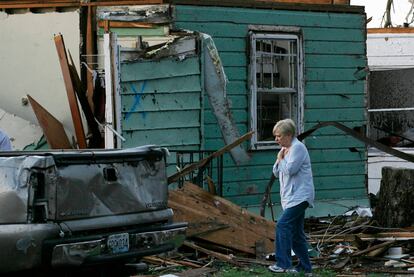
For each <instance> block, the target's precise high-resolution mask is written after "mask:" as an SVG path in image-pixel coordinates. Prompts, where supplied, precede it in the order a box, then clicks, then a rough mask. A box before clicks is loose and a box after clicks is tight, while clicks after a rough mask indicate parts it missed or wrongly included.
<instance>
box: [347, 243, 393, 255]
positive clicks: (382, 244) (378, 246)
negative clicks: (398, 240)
mask: <svg viewBox="0 0 414 277" xmlns="http://www.w3.org/2000/svg"><path fill="white" fill-rule="evenodd" d="M394 243H395V240H392V241H386V242H384V243H380V244H376V245H374V246H371V247H368V248H366V249H364V250H361V251H357V252H354V253H352V254H351V256H352V257H356V256H361V255H363V254H365V253H368V252H371V251H373V250H376V249H380V248H384V247H387V246H390V245H392V244H394Z"/></svg>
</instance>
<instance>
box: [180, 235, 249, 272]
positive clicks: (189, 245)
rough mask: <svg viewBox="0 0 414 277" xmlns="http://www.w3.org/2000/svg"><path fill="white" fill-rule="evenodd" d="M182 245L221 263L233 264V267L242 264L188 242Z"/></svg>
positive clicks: (229, 257)
mask: <svg viewBox="0 0 414 277" xmlns="http://www.w3.org/2000/svg"><path fill="white" fill-rule="evenodd" d="M184 245H185V246H187V247H190V248H192V249H194V250H197V251H200V252H202V253H204V254H207V255H209V256H211V257H214V258H217V259H219V260H221V261H224V262H227V263H230V264H233V265H235V266H239V267H241V266H242V264H240V263H239V262H236V261H234V260H233V258H232V257H231V256H229V255H225V254H222V253H218V252H214V251H211V250H208V249H205V248H203V247H201V246H198V245H196V244H195V243H193V242H190V241H184Z"/></svg>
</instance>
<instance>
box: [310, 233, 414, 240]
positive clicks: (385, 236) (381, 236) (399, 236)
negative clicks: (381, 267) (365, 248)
mask: <svg viewBox="0 0 414 277" xmlns="http://www.w3.org/2000/svg"><path fill="white" fill-rule="evenodd" d="M355 236H357V237H359V238H360V239H361V240H362V241H372V240H379V241H394V240H398V241H401V240H412V239H414V232H385V233H376V234H362V233H361V234H346V235H335V234H325V235H312V234H310V235H309V237H310V239H311V241H313V242H316V241H318V240H323V241H324V242H342V241H354V240H355Z"/></svg>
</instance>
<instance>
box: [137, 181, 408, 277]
mask: <svg viewBox="0 0 414 277" xmlns="http://www.w3.org/2000/svg"><path fill="white" fill-rule="evenodd" d="M169 203H170V207H171V208H172V209H173V210H174V213H175V220H178V221H187V222H188V223H189V228H188V232H187V240H186V241H185V243H184V245H183V247H181V248H180V251H179V253H175V254H173V256H169V258H165V257H162V258H161V257H147V258H146V259H145V261H146V262H148V263H150V264H153V265H157V267H158V268H159V269H160V270H162V271H163V272H168V269H173V268H177V267H180V268H182V267H186V268H191V270H190V271H189V272H187V271H186V273H185V274H184V273H183V274H184V275H177V276H193V275H191V274H190V273H191V272H192V270H194V269H199V270H201V269H202V270H203V272H204V270H205V271H206V272H209V273H211V272H213V271H214V270H215V268H216V265H217V262H218V263H219V264H223V263H224V264H229V265H231V266H236V267H249V266H268V265H270V264H273V263H274V261H272V260H266V258H265V256H266V255H265V254H266V253H269V252H272V251H273V249H274V232H275V223H274V222H272V221H269V220H266V219H265V218H263V217H260V216H257V215H255V214H252V213H250V212H248V211H247V210H245V209H243V208H241V207H239V206H237V205H235V204H233V203H231V202H229V201H227V200H225V199H223V198H221V197H218V196H216V195H212V194H210V193H208V192H207V191H205V190H203V189H202V188H200V187H198V186H197V185H194V184H191V183H186V184H185V185H184V186H183V187H182V188H180V189H177V190H174V191H171V193H170V199H169ZM305 229H306V232H307V233H308V235H309V240H308V241H309V253H310V256H311V260H312V263H313V265H314V267H315V268H319V269H326V270H330V271H334V272H337V273H338V274H339V273H342V274H366V273H387V274H414V256H411V254H412V253H414V252H413V251H414V244H413V243H412V242H413V241H414V229H413V228H412V227H406V228H384V227H380V226H378V224H377V222H376V221H375V220H373V219H372V214H371V210H370V209H361V208H358V209H355V210H353V211H350V212H348V213H346V214H344V215H341V216H336V217H327V218H309V219H307V220H306V224H305ZM292 255H294V253H292ZM270 257H271V255H270ZM293 258H294V260H295V257H293ZM209 269H210V270H211V271H209ZM197 272H198V271H197ZM187 273H188V274H190V275H186V274H187ZM198 273H199V272H198ZM200 274H201V273H200ZM203 274H204V273H203ZM198 276H202V274H201V275H198Z"/></svg>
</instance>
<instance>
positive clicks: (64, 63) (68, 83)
mask: <svg viewBox="0 0 414 277" xmlns="http://www.w3.org/2000/svg"><path fill="white" fill-rule="evenodd" d="M54 39H55V45H56V51H57V53H58V56H59V62H60V67H61V69H62V75H63V80H64V82H65V87H66V93H67V96H68V100H69V107H70V112H71V114H72V120H73V125H74V126H75V135H76V140H77V142H78V146H79V148H80V149H85V148H87V146H86V137H85V131H84V129H83V124H82V119H81V114H80V111H79V107H78V101H77V99H76V94H75V89H74V87H73V80H72V77H71V73H70V67H69V62H68V56H67V54H66V47H65V43H64V41H63V36H62V35H56V36H55V38H54Z"/></svg>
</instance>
